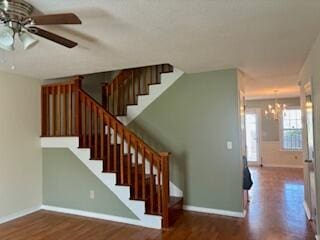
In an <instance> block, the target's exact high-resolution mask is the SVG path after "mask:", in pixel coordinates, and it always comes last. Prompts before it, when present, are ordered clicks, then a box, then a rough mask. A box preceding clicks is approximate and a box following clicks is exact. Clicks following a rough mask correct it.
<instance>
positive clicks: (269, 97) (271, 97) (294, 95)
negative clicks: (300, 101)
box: [246, 93, 299, 101]
mask: <svg viewBox="0 0 320 240" xmlns="http://www.w3.org/2000/svg"><path fill="white" fill-rule="evenodd" d="M287 98H299V93H288V94H278V99H280V100H281V99H287ZM246 100H248V101H251V100H274V93H272V94H270V95H266V96H262V95H261V96H246Z"/></svg>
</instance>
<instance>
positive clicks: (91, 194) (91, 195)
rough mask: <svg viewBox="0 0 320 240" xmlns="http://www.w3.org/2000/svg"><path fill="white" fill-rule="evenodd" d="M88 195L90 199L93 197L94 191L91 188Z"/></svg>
mask: <svg viewBox="0 0 320 240" xmlns="http://www.w3.org/2000/svg"><path fill="white" fill-rule="evenodd" d="M89 195H90V196H89V197H90V199H94V191H93V190H90V194H89Z"/></svg>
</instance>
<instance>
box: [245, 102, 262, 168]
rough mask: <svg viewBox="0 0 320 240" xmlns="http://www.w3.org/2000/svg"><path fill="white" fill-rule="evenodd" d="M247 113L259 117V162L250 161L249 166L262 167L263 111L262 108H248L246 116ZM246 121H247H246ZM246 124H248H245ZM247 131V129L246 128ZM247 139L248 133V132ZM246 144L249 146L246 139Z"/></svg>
mask: <svg viewBox="0 0 320 240" xmlns="http://www.w3.org/2000/svg"><path fill="white" fill-rule="evenodd" d="M247 113H253V114H256V116H257V124H256V128H257V138H258V139H257V148H258V152H257V155H258V156H257V158H258V160H257V161H255V162H252V161H249V160H248V166H260V165H261V143H262V138H261V135H262V115H261V109H260V108H247V109H246V111H245V114H247ZM245 121H246V119H245ZM245 124H246V122H245ZM246 131H247V127H246ZM246 138H247V132H246ZM246 144H247V139H246ZM246 155H248V152H247V145H246Z"/></svg>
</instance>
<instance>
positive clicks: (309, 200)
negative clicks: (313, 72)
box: [300, 79, 318, 230]
mask: <svg viewBox="0 0 320 240" xmlns="http://www.w3.org/2000/svg"><path fill="white" fill-rule="evenodd" d="M307 87H308V88H310V89H311V97H312V104H313V105H312V112H313V113H312V125H313V142H314V156H313V158H314V159H313V163H312V164H314V165H313V168H314V173H316V168H315V165H316V161H317V155H316V142H315V136H316V135H315V126H316V125H315V122H314V117H315V109H314V104H315V99H314V96H312V95H313V94H312V79H310V80H309V81H306V82H305V83H304V84H301V86H300V102H301V110H302V120H303V121H302V124H303V132H302V133H303V159H304V167H303V169H304V192H305V199H304V208H305V212H306V215H307V217H308V219H309V220H311V223H313V224H314V226H316V225H317V220H318V219H317V216H316V214H315V212H317V210H318V209H317V208H318V207H317V201H318V199H317V176H316V174H315V176H314V179H313V181H314V183H313V184H314V185H315V186H314V187H315V191H316V192H315V193H313V192H312V189H311V184H312V183H311V178H310V169H309V164H310V159H309V154H308V152H309V149H308V140H307V137H308V132H307V114H306V95H307V94H306V88H307ZM313 194H315V195H314V196H313ZM313 201H315V202H313ZM314 229H315V230H316V228H314Z"/></svg>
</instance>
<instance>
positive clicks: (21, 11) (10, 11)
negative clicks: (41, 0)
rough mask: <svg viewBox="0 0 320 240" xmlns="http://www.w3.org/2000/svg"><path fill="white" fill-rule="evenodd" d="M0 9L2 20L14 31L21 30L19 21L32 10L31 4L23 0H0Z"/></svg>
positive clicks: (26, 16)
mask: <svg viewBox="0 0 320 240" xmlns="http://www.w3.org/2000/svg"><path fill="white" fill-rule="evenodd" d="M0 9H1V10H2V11H3V15H4V16H3V18H4V19H2V21H3V22H4V23H5V24H7V25H8V26H9V27H10V28H12V30H13V31H14V32H20V31H21V23H22V22H23V21H25V20H26V19H28V18H29V17H30V15H31V13H32V12H33V6H32V5H31V4H29V3H27V2H25V1H23V0H0Z"/></svg>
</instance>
